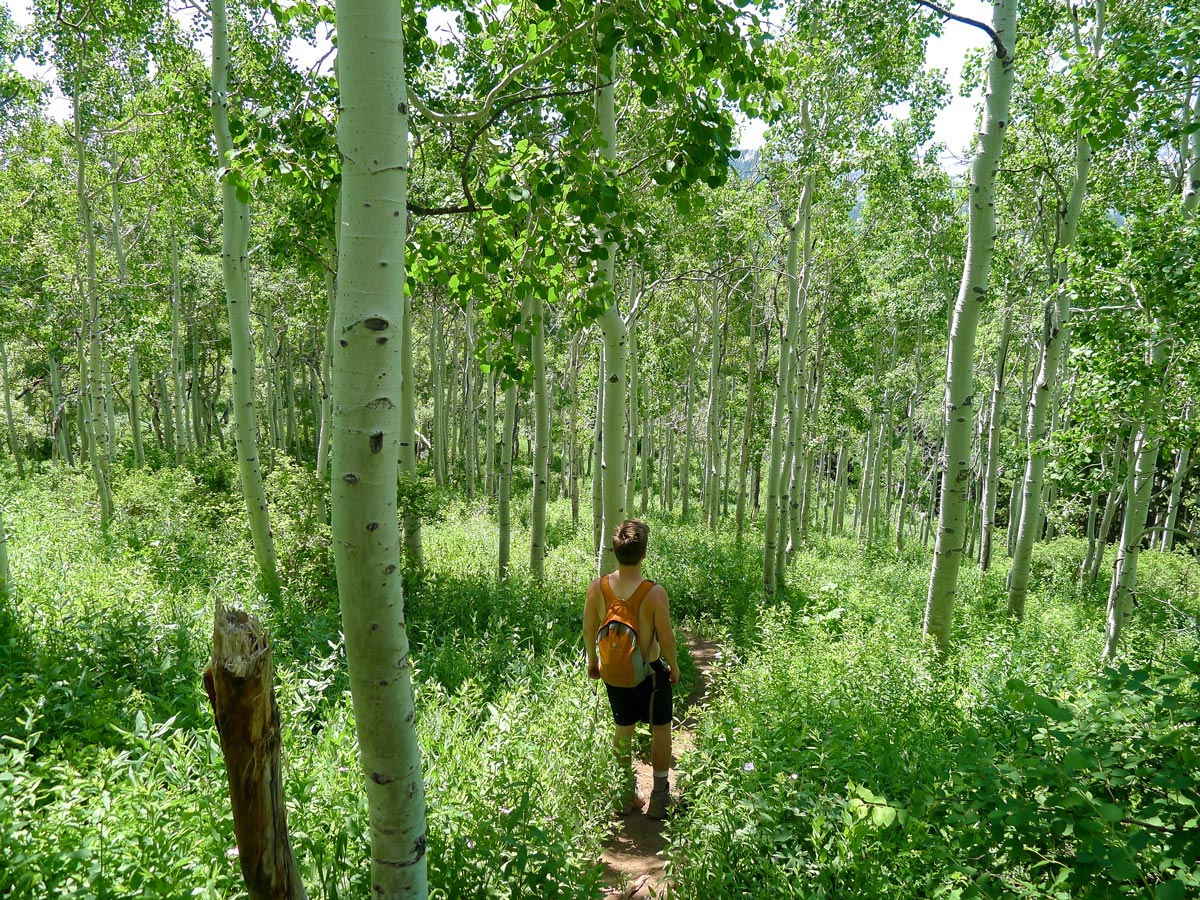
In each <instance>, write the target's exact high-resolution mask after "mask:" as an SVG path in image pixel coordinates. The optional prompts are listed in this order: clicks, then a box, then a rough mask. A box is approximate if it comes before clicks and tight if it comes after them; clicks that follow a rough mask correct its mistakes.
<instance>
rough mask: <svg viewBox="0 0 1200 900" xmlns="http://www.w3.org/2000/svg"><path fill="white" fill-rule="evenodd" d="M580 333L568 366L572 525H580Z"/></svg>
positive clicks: (568, 448)
mask: <svg viewBox="0 0 1200 900" xmlns="http://www.w3.org/2000/svg"><path fill="white" fill-rule="evenodd" d="M579 366H580V359H579V335H578V334H576V335H573V336H572V337H571V356H570V360H569V362H568V367H567V393H568V394H570V397H571V416H570V418H569V419H568V421H567V429H568V430H567V465H568V466H569V467H570V473H569V476H568V480H567V493H568V494H569V495H570V497H571V527H572V528H578V527H579Z"/></svg>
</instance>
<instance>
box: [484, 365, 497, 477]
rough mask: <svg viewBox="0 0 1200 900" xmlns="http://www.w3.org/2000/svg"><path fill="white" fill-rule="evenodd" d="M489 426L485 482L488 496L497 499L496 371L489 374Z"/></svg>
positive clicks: (485, 454) (486, 433)
mask: <svg viewBox="0 0 1200 900" xmlns="http://www.w3.org/2000/svg"><path fill="white" fill-rule="evenodd" d="M487 392H488V398H487V425H486V426H485V427H484V429H483V433H484V440H485V441H486V442H487V447H485V448H484V460H483V465H484V481H485V482H486V483H487V485H486V487H487V494H488V496H489V497H495V496H496V494H497V491H498V484H497V481H496V370H495V369H494V368H493V369H492V370H491V371H490V372H488V386H487Z"/></svg>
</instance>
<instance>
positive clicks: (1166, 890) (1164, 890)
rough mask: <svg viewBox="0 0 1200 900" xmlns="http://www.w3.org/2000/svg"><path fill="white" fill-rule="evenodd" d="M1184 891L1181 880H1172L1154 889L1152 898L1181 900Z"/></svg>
mask: <svg viewBox="0 0 1200 900" xmlns="http://www.w3.org/2000/svg"><path fill="white" fill-rule="evenodd" d="M1186 889H1187V888H1186V885H1184V883H1183V879H1182V878H1172V879H1171V880H1170V881H1164V882H1163V883H1162V884H1160V885H1159V886H1158V887H1156V888H1155V889H1154V896H1155V897H1157V898H1158V900H1183V898H1184V896H1185V891H1186Z"/></svg>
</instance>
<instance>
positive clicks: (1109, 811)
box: [1100, 803, 1125, 822]
mask: <svg viewBox="0 0 1200 900" xmlns="http://www.w3.org/2000/svg"><path fill="white" fill-rule="evenodd" d="M1100 815H1101V816H1102V817H1103V818H1104V819H1105V821H1108V822H1120V821H1121V820H1122V819H1123V818H1125V811H1124V810H1122V809H1121V807H1119V806H1117V805H1116V804H1115V803H1101V804H1100Z"/></svg>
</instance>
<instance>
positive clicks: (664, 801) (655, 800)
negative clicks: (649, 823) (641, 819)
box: [646, 790, 675, 822]
mask: <svg viewBox="0 0 1200 900" xmlns="http://www.w3.org/2000/svg"><path fill="white" fill-rule="evenodd" d="M674 805H675V801H674V800H672V799H671V792H670V791H669V790H666V791H655V792H654V793H652V794H651V795H650V806H649V808H648V809H647V810H646V818H648V819H656V820H658V821H659V822H661V821H662V820H663V819H665V818H667V817H668V816H669V815H671V807H672V806H674Z"/></svg>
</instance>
